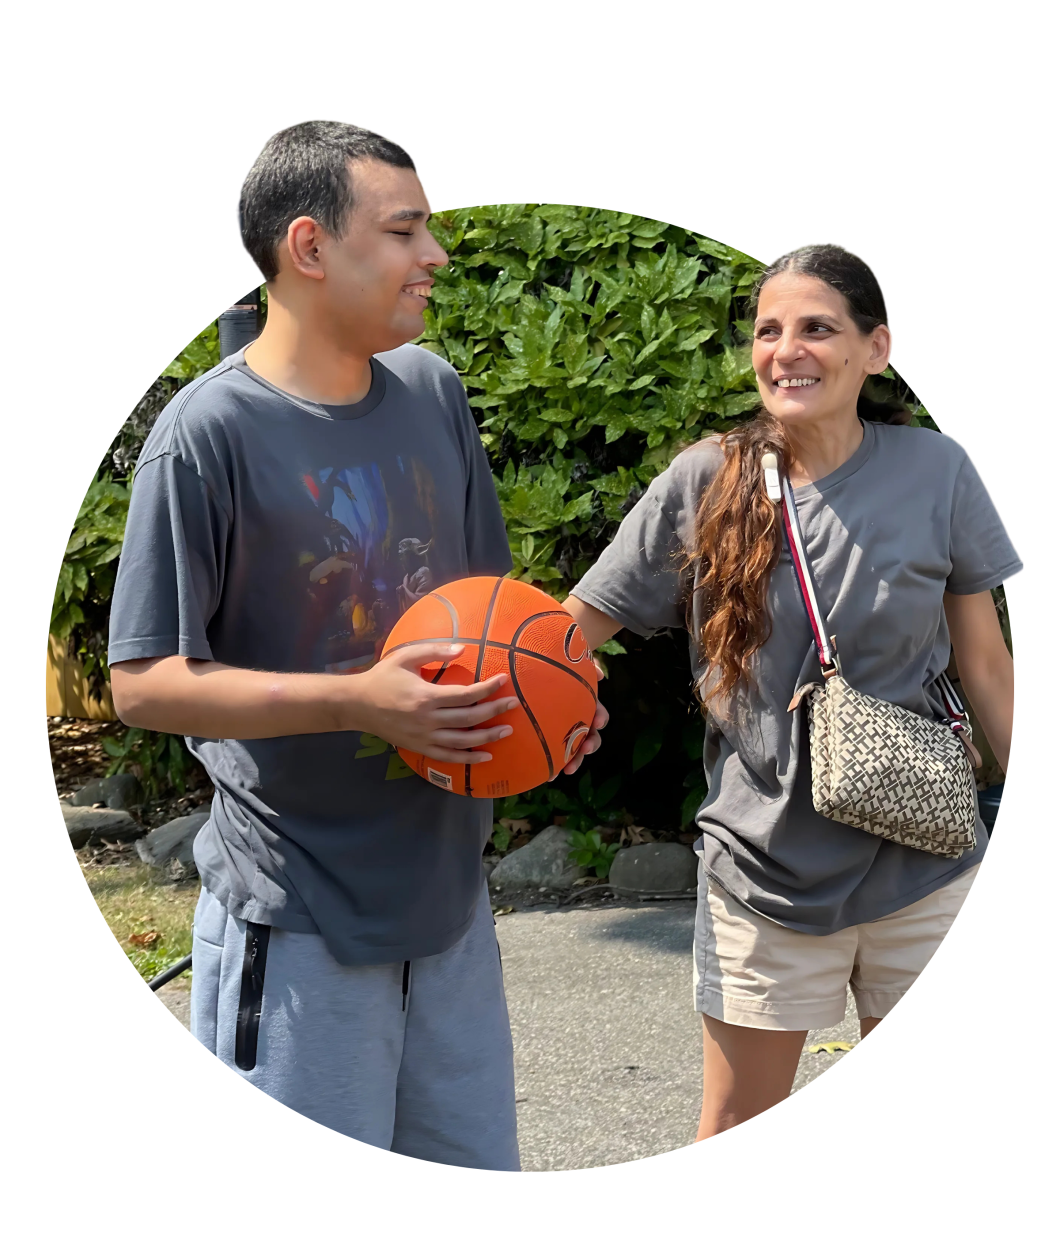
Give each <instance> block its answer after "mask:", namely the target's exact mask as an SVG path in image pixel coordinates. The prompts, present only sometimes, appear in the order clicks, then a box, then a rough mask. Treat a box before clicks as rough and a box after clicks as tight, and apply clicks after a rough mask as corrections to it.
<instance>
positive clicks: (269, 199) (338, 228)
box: [239, 120, 416, 283]
mask: <svg viewBox="0 0 1060 1237" xmlns="http://www.w3.org/2000/svg"><path fill="white" fill-rule="evenodd" d="M357 159H378V160H379V161H380V162H381V163H389V164H390V165H391V167H397V168H408V169H409V170H410V171H412V172H414V171H415V170H416V165H415V164H414V163H413V162H412V160H411V159H410V158H409V156H408V155H407V154H406V152H405V151H404V150H402V149H401V147H400V146H398V145H396V143H394V142H391V141H388V140H387V139H386V138H385V137H380V136H379V134H378V133H371V132H369V130H367V129H359V128H358V127H357V126H356V125H344V124H340V123H339V122H338V121H334V120H307V121H304V122H303V123H302V124H300V125H292V126H291V127H290V128H289V129H283V130H281V131H280V132H279V133H276V134H274V135H273V136H272V137H270V138H269V140H268V141H267V142H266V143H265V148H264V150H262V152H261V154H260V155H258V157H257V159H256V160H255V161H254V166H253V167H252V168H251V169H250V171H249V172H248V173H247V178H246V180H245V181H244V182H243V189H242V192H241V193H240V195H239V231H240V234H241V235H242V237H243V244H244V245H245V246H246V249H247V252H248V253H249V254H250V256H251V257H252V258H253V259H254V261H255V262H256V263H257V264H258V267H259V268H260V270H261V273H262V274H263V275H264V276H265V281H266V283H268V282H269V281H270V280H273V279H275V278H276V276H277V274H278V273H279V265H278V263H277V260H276V248H277V246H278V245H279V243H280V242H281V241H282V240H283V239H284V237H285V236H286V235H287V229H288V228H289V227H290V225H291V223H292V222H293V221H294V220H295V219H297V218H299V216H301V215H308V216H309V217H310V218H311V219H315V220H316V221H317V223H319V224H320V226H321V227H322V228H324V229H325V231H327V232H328V234H329V235H331V236H335V237H339V236H342V234H343V233H344V232H345V230H346V226H347V223H348V221H349V216H350V212H351V211H352V210H353V207H354V199H353V184H352V182H351V180H350V167H349V165H350V162H351V161H353V160H357Z"/></svg>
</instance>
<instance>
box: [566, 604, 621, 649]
mask: <svg viewBox="0 0 1060 1237" xmlns="http://www.w3.org/2000/svg"><path fill="white" fill-rule="evenodd" d="M563 608H564V610H568V611H569V612H570V616H571V618H573V619H574V621H575V622H576V623H577V624H578V626H579V627H580V628H581V629H582V635H583V636H584V637H585V640H586V643H587V644H588V645H589V647H590V648H591V649H598V648H599V647H600V645H601V644H605V643H606V642H607V641H608V640H610V639H611V637H612V636H613V635H614V634H615V632H616V631H621V630H622V624H621V623H617V622H616V621H615V620H614V619H613V618H610V617H608V615H606V614H605V613H604V612H603V610H598V609H597V608H596V607H595V606H591V605H589V603H588V602H585V601H582V599H581V598H580V597H568V598H567V600H566V601H565V602H564V603H563Z"/></svg>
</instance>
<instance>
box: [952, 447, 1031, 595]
mask: <svg viewBox="0 0 1060 1237" xmlns="http://www.w3.org/2000/svg"><path fill="white" fill-rule="evenodd" d="M1022 567H1023V564H1022V563H1021V562H1020V560H1019V557H1018V556H1017V554H1016V551H1015V549H1014V548H1013V545H1012V542H1011V541H1010V540H1009V537H1008V533H1006V532H1005V526H1004V525H1003V524H1002V523H1001V517H1000V516H999V515H998V513H997V509H996V508H995V506H994V504H993V502H992V501H991V499H990V495H989V494H988V493H987V492H986V486H984V485H983V482H982V480H981V478H980V476H979V474H978V473H977V472H976V470H975V467H974V465H973V464H972V462H971V460H969V459H968V457H967V456H965V457H964V459H963V460H962V462H961V466H960V468H959V470H958V472H957V477H956V480H955V482H954V487H953V507H952V516H951V522H950V574H949V577H948V578H947V580H946V591H947V592H949V593H956V594H959V595H965V594H970V593H985V592H986V591H987V590H988V589H991V588H996V587H997V586H998V585H999V584H1001V583H1002V582H1003V581H1004V580H1007V579H1008V578H1009V577H1010V576H1014V575H1015V574H1016V573H1017V572H1018V571H1020V570H1021V568H1022Z"/></svg>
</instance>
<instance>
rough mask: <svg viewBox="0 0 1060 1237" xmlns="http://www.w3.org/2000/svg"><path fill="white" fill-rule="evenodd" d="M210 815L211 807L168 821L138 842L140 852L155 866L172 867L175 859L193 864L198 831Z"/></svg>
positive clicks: (188, 866) (147, 861)
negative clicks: (209, 809) (193, 847)
mask: <svg viewBox="0 0 1060 1237" xmlns="http://www.w3.org/2000/svg"><path fill="white" fill-rule="evenodd" d="M209 819H210V813H209V811H201V812H192V813H191V815H190V816H178V817H177V819H176V820H170V821H167V822H166V823H165V824H164V825H159V826H158V828H157V829H152V830H151V832H150V833H149V834H148V835H147V837H145V838H141V839H140V840H139V842H137V843H136V853H137V854H138V855H139V856H140V858H141V859H142V860H143V861H144V863H149V864H150V865H151V867H153V868H164V867H168V865H169V864H170V863H172V862H173V860H174V859H176V860H177V862H178V863H180V864H182V865H183V866H184V867H186V868H193V867H194V866H195V859H194V857H193V855H192V853H191V848H192V844H193V843H194V841H195V835H196V834H197V833H198V832H199V830H200V829H201V828H202V827H203V825H205V824H206V822H207V821H208V820H209Z"/></svg>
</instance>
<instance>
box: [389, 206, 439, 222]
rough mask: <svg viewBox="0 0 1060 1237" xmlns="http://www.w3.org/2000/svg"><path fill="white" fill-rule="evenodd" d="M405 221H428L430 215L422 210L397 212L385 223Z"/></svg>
mask: <svg viewBox="0 0 1060 1237" xmlns="http://www.w3.org/2000/svg"><path fill="white" fill-rule="evenodd" d="M407 219H430V215H428V214H427V212H426V211H423V210H412V209H411V208H410V209H408V210H399V211H395V213H394V214H393V215H391V216H390V218H389V219H388V220H387V223H404V222H405V220H407Z"/></svg>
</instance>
